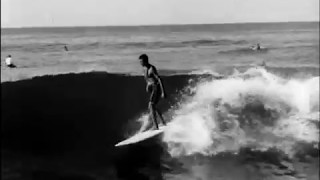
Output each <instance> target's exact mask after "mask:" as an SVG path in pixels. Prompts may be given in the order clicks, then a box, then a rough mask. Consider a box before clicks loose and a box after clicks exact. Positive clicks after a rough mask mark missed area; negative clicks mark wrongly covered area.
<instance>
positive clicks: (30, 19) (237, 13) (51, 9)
mask: <svg viewBox="0 0 320 180" xmlns="http://www.w3.org/2000/svg"><path fill="white" fill-rule="evenodd" d="M283 21H285V22H286V21H319V0H1V26H2V27H25V26H104V25H154V24H207V23H209V24H214V23H235V22H283Z"/></svg>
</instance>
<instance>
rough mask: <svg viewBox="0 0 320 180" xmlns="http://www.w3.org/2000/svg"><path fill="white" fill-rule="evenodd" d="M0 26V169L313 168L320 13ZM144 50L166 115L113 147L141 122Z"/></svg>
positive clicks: (314, 175)
mask: <svg viewBox="0 0 320 180" xmlns="http://www.w3.org/2000/svg"><path fill="white" fill-rule="evenodd" d="M2 33H3V34H2V35H3V36H2V37H1V43H2V44H1V50H2V52H1V57H5V56H6V55H7V54H11V55H12V56H13V57H14V63H16V65H17V66H18V68H16V69H7V68H5V67H3V65H2V67H1V75H2V76H1V82H2V83H1V91H2V94H1V104H2V107H3V108H1V124H2V130H1V133H2V142H1V145H2V147H1V150H2V151H1V157H2V159H3V160H2V164H3V166H2V174H1V176H2V178H4V179H88V180H95V179H96V180H98V179H115V180H117V179H173V180H180V179H183V180H189V179H190V180H194V179H201V180H212V179H220V180H234V179H237V180H261V179H270V180H289V179H290V180H292V179H308V180H318V179H319V119H320V117H319V115H320V110H319V50H318V48H319V35H318V33H319V23H318V22H316V23H266V24H228V25H186V26H156V27H90V28H89V27H86V28H84V27H83V28H82V27H79V28H42V29H39V28H38V29H37V28H36V29H33V28H32V29H2ZM256 43H260V44H261V46H263V47H265V48H266V49H264V50H262V51H252V50H250V48H249V47H250V46H252V45H254V44H256ZM65 44H67V45H68V48H69V51H68V52H65V51H64V45H65ZM141 53H147V54H148V55H150V61H151V63H152V64H154V65H156V66H157V67H158V69H159V72H160V74H161V76H162V79H163V82H164V86H165V89H166V91H167V94H168V97H167V99H165V100H161V101H160V103H159V109H160V110H161V111H162V112H163V114H164V117H165V119H166V120H167V121H168V123H169V125H168V127H167V129H166V130H165V132H164V133H163V134H162V135H160V136H156V137H154V138H151V139H149V140H146V141H144V142H141V143H138V144H134V145H131V146H124V147H122V148H115V147H114V145H115V144H116V143H118V142H119V141H122V140H124V139H125V138H127V137H130V136H131V135H133V134H135V133H138V132H139V131H140V130H141V129H144V128H145V127H146V126H147V125H148V118H147V113H148V110H147V106H148V98H149V97H148V94H147V93H146V92H145V82H144V79H143V77H142V76H141V73H142V71H141V67H139V63H138V60H137V57H138V56H139V55H140V54H141ZM262 62H265V64H266V66H264V67H263V66H259V65H260V64H261V63H262ZM74 72H76V73H74ZM34 76H40V77H34ZM31 77H33V78H31Z"/></svg>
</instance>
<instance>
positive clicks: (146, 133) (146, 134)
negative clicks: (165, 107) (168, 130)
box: [115, 126, 165, 146]
mask: <svg viewBox="0 0 320 180" xmlns="http://www.w3.org/2000/svg"><path fill="white" fill-rule="evenodd" d="M164 128H165V127H164V126H161V127H159V130H148V131H144V132H141V133H138V134H135V135H134V136H132V137H130V138H128V139H126V140H124V141H121V142H119V143H118V144H116V145H115V146H124V145H128V144H134V143H137V142H140V141H143V140H146V139H148V138H151V137H153V136H156V135H158V134H160V133H162V132H163V131H164Z"/></svg>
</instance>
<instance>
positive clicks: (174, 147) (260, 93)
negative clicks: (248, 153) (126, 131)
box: [163, 68, 319, 156]
mask: <svg viewBox="0 0 320 180" xmlns="http://www.w3.org/2000/svg"><path fill="white" fill-rule="evenodd" d="M318 82H319V77H314V78H311V79H283V78H280V77H278V76H276V75H274V74H272V73H270V72H267V71H266V70H265V69H262V68H251V69H249V70H248V71H246V72H244V73H238V74H236V75H233V76H230V77H229V78H226V79H222V80H212V81H207V82H201V83H200V84H198V85H197V86H196V87H195V88H194V89H193V90H194V93H195V94H194V96H193V97H191V98H190V99H188V100H187V101H185V102H182V103H181V105H180V107H179V108H178V110H176V111H175V114H174V116H173V118H172V123H171V125H170V127H169V128H168V129H167V130H166V131H165V132H164V136H163V141H164V142H165V143H167V144H168V147H169V152H170V154H171V155H173V156H180V155H191V154H196V153H200V154H204V155H212V154H216V153H219V152H225V151H233V152H236V151H238V150H239V149H240V148H241V147H252V148H255V149H260V150H266V149H268V148H272V147H275V148H278V149H280V150H283V151H284V152H286V153H288V154H290V153H292V151H293V146H294V144H295V143H296V142H299V141H305V142H309V143H312V142H319V136H318V134H319V129H318V128H317V126H316V125H315V124H314V123H311V122H310V121H319V117H318V116H316V115H313V118H310V115H311V114H317V113H319V109H317V108H316V107H319V100H318V99H319V83H318ZM248 98H253V99H254V100H258V101H260V102H261V103H262V104H263V106H264V107H265V108H266V109H272V110H273V111H275V112H277V115H278V116H279V117H275V119H274V120H273V121H274V122H273V125H269V126H268V125H266V124H264V123H263V122H259V121H260V119H259V118H257V119H255V120H257V121H258V120H259V121H258V122H255V123H256V124H257V125H256V126H255V127H254V128H252V127H247V128H246V127H241V126H240V124H241V119H240V117H239V116H236V115H240V114H237V113H233V114H235V115H234V116H231V114H232V112H229V111H230V108H229V109H228V108H225V107H224V106H223V104H227V105H228V107H231V109H236V110H241V109H243V108H244V105H245V104H246V103H247V102H248ZM217 104H218V106H219V107H220V109H218V108H215V105H217ZM314 118H316V119H314ZM312 119H313V120H312ZM222 126H227V127H228V128H227V130H223V129H221V127H222ZM295 132H296V133H295Z"/></svg>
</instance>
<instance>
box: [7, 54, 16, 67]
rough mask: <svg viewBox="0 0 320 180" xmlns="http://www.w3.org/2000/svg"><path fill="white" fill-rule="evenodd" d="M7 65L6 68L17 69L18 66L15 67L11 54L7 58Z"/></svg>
mask: <svg viewBox="0 0 320 180" xmlns="http://www.w3.org/2000/svg"><path fill="white" fill-rule="evenodd" d="M5 63H6V66H7V67H9V68H15V67H17V66H16V65H14V64H13V63H12V58H11V55H10V54H9V55H8V56H7V57H6V59H5Z"/></svg>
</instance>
